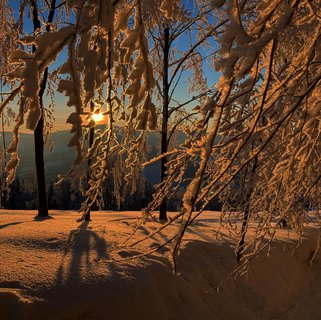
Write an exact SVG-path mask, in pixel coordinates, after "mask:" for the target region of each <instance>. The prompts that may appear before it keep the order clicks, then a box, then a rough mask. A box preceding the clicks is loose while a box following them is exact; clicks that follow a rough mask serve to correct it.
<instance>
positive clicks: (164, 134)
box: [159, 28, 169, 220]
mask: <svg viewBox="0 0 321 320" xmlns="http://www.w3.org/2000/svg"><path fill="white" fill-rule="evenodd" d="M168 54H169V28H164V60H163V120H162V134H161V154H164V153H166V152H167V150H168V144H167V131H168V107H169V84H168ZM166 164H167V157H163V158H162V159H161V171H160V179H161V183H162V182H163V181H164V180H165V178H166ZM159 219H160V220H167V197H166V195H165V196H164V198H163V201H162V203H161V205H160V208H159Z"/></svg>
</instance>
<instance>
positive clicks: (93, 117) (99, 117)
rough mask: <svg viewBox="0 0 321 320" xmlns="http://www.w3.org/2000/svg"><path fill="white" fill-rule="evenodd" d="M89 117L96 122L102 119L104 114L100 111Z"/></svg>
mask: <svg viewBox="0 0 321 320" xmlns="http://www.w3.org/2000/svg"><path fill="white" fill-rule="evenodd" d="M91 117H92V119H93V120H94V121H95V122H96V123H97V122H100V121H102V120H103V119H104V115H103V114H102V113H94V114H93V115H92V116H91Z"/></svg>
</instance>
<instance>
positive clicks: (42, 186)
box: [31, 0, 56, 217]
mask: <svg viewBox="0 0 321 320" xmlns="http://www.w3.org/2000/svg"><path fill="white" fill-rule="evenodd" d="M31 4H32V7H33V8H32V20H33V27H34V31H37V30H39V29H40V28H41V24H40V20H39V16H38V8H37V3H36V1H34V0H33V1H31ZM55 6H56V0H52V1H51V6H50V11H49V14H48V25H47V27H46V31H50V26H49V24H50V23H52V21H53V18H54V14H55ZM35 50H36V48H35V46H33V52H35ZM47 80H48V68H46V69H45V71H44V75H43V78H42V81H41V84H40V90H39V95H38V96H39V103H40V118H39V121H38V123H37V126H36V129H35V131H34V142H35V162H36V172H37V185H38V216H39V217H47V216H48V215H49V213H48V198H47V186H46V178H45V164H44V155H43V152H44V138H43V128H44V105H43V95H44V92H45V90H46V85H47Z"/></svg>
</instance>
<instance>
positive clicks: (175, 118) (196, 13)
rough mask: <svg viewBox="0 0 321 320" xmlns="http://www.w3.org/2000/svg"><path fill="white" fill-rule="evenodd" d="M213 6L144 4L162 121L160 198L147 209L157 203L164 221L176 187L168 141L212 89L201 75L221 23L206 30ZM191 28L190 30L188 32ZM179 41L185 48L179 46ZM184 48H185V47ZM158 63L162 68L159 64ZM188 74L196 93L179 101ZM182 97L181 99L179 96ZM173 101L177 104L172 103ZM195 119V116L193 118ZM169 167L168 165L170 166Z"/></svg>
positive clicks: (190, 89)
mask: <svg viewBox="0 0 321 320" xmlns="http://www.w3.org/2000/svg"><path fill="white" fill-rule="evenodd" d="M211 13H212V9H211V8H210V6H209V3H207V2H203V3H196V4H195V6H194V7H193V8H192V9H191V8H185V7H184V4H182V3H181V4H180V3H179V1H173V3H170V2H166V1H163V2H161V1H155V2H154V4H153V5H152V7H147V9H146V14H149V15H150V16H154V18H153V19H154V20H156V21H153V19H151V20H152V21H151V24H150V25H149V28H150V30H149V33H150V35H151V36H150V37H151V41H152V49H151V53H152V54H153V63H154V69H155V75H156V80H157V83H158V85H157V86H156V88H157V89H158V95H159V96H160V97H161V100H162V105H161V107H160V113H161V115H162V117H161V124H160V127H161V129H160V131H161V132H160V135H161V143H160V145H161V147H160V154H161V155H162V156H161V158H160V162H161V166H160V188H161V189H162V192H163V196H162V197H160V199H159V200H160V201H157V203H155V204H153V205H152V206H151V208H150V210H151V211H152V210H155V207H156V206H157V205H159V218H160V220H167V201H168V196H169V195H170V194H171V193H174V192H172V191H173V189H174V190H178V186H176V187H174V188H173V181H171V183H169V182H170V180H168V181H167V185H166V171H167V167H168V161H169V158H170V156H169V155H167V152H168V151H170V149H169V148H170V143H171V140H172V139H173V137H174V136H175V133H177V132H178V131H179V130H181V131H183V130H184V129H185V128H188V126H189V123H188V121H191V120H193V116H195V115H196V114H197V113H196V112H194V111H188V110H186V107H188V106H189V105H193V104H194V105H195V103H196V102H200V101H204V99H206V97H207V96H208V95H209V94H211V93H212V92H213V91H215V89H214V88H209V87H208V85H207V80H206V78H205V77H204V72H203V67H204V65H205V63H206V62H208V61H207V60H208V59H209V57H211V55H209V57H207V56H205V57H204V55H203V54H202V51H203V50H204V49H205V47H206V48H210V47H211V43H210V42H209V39H210V37H212V36H214V35H215V34H216V29H218V28H219V26H220V24H218V25H216V26H213V27H211V28H210V29H209V30H207V22H208V20H210V19H211ZM191 30H192V31H191ZM182 42H186V44H184V49H182V48H181V47H182ZM185 47H186V48H185ZM160 66H161V67H160ZM187 75H188V77H189V92H193V93H197V95H193V96H192V98H190V99H187V100H186V101H178V102H177V100H176V99H175V94H176V92H177V91H178V90H177V88H178V87H179V84H180V83H181V82H183V81H184V80H185V81H186V78H187ZM180 99H181V98H180ZM175 103H176V106H174V104H175ZM194 121H195V119H194ZM169 167H170V166H169Z"/></svg>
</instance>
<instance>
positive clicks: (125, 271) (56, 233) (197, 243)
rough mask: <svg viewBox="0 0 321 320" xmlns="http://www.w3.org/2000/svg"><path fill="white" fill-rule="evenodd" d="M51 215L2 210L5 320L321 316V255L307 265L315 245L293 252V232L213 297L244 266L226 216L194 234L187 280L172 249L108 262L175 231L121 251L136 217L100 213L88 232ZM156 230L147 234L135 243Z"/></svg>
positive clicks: (1, 312) (70, 215) (0, 299)
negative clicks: (175, 270) (172, 259)
mask: <svg viewBox="0 0 321 320" xmlns="http://www.w3.org/2000/svg"><path fill="white" fill-rule="evenodd" d="M51 215H52V218H51V219H46V220H42V221H36V220H34V219H33V217H34V216H35V212H31V211H19V212H18V211H16V212H14V211H12V212H10V211H0V238H1V242H0V270H1V272H0V319H15V320H16V319H32V320H36V319H118V320H119V319H193V320H196V319H259V318H260V319H267V318H278V319H303V318H306V319H317V318H318V314H319V312H320V311H321V310H320V304H319V301H320V298H321V290H320V284H321V283H320V282H321V277H320V265H319V261H320V255H319V254H317V255H316V256H315V259H314V261H313V263H312V264H311V265H310V266H309V263H308V262H309V261H310V260H309V259H310V258H311V255H313V252H314V251H313V250H314V249H315V248H316V244H315V243H314V242H312V241H309V240H304V241H303V243H302V245H301V246H300V247H299V249H297V250H296V251H294V248H295V247H296V239H294V238H291V237H292V235H291V234H290V233H289V231H287V230H281V231H280V232H279V235H278V239H279V240H277V241H276V242H274V243H273V245H272V247H271V250H270V257H269V258H268V257H266V256H261V257H259V258H258V259H257V260H255V261H254V264H253V267H252V268H251V269H250V272H249V274H248V277H247V278H245V277H242V278H238V279H237V280H236V281H234V280H231V281H229V282H227V283H226V284H225V285H223V286H221V287H220V289H219V290H216V289H213V287H214V286H215V285H217V284H218V283H219V282H221V281H223V280H224V279H226V277H228V275H229V274H230V272H231V271H232V270H233V269H234V268H235V267H236V266H237V265H236V261H235V256H234V253H233V249H232V248H231V245H232V242H229V241H227V240H224V239H225V235H224V229H222V228H220V227H219V224H218V219H219V213H216V212H205V213H204V215H203V216H202V218H200V219H198V220H197V221H196V222H195V223H194V225H193V226H192V227H191V228H190V229H189V231H188V232H187V234H186V238H185V241H184V244H183V248H182V250H181V255H180V257H179V260H178V263H179V271H180V275H174V274H172V272H171V270H170V268H169V266H168V262H167V259H166V252H167V251H166V249H163V250H161V252H160V253H157V254H156V253H155V254H152V255H149V256H147V257H145V258H140V259H136V260H128V261H121V262H119V261H113V262H109V263H108V260H110V259H112V258H113V259H120V258H126V257H130V256H132V255H133V254H135V253H138V252H140V251H143V250H145V251H148V250H150V249H151V248H154V247H155V246H157V245H158V244H159V243H161V241H164V239H166V238H167V237H169V236H170V233H171V232H172V231H173V230H168V231H167V232H162V233H161V234H160V235H158V236H153V237H152V238H151V239H149V241H147V242H146V243H144V244H141V245H139V246H138V247H135V248H132V249H131V250H129V249H128V248H119V245H120V244H121V243H123V241H124V240H126V238H127V237H128V236H129V235H130V234H131V233H132V228H133V227H134V225H135V222H136V218H137V217H139V216H140V213H139V212H99V213H98V212H97V213H95V212H93V214H92V219H93V220H92V221H91V222H90V223H89V224H82V225H81V226H79V224H78V223H76V222H75V219H76V218H77V217H78V214H77V213H75V212H66V211H65V212H60V211H55V212H52V213H51ZM157 227H159V224H158V223H157V222H150V223H148V224H146V225H144V226H142V227H141V228H140V229H139V232H138V234H137V236H135V237H134V239H132V241H134V240H136V239H138V238H139V237H142V236H144V235H147V234H148V233H150V232H152V231H154V230H155V229H156V228H157ZM309 232H314V230H313V229H309ZM309 232H308V233H309ZM308 233H307V238H309V236H308ZM280 240H282V241H280ZM116 248H118V250H116V251H115V249H116ZM164 254H165V255H164Z"/></svg>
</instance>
